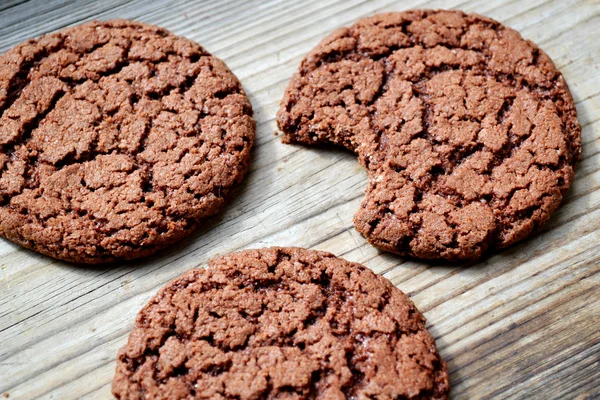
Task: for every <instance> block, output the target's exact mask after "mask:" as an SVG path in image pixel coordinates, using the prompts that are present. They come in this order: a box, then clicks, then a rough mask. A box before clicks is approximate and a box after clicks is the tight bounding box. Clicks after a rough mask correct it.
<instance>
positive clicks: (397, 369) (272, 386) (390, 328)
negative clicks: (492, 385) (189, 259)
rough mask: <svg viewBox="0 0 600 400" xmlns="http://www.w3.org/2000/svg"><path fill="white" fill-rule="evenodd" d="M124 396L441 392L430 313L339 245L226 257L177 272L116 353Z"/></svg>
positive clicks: (406, 395)
mask: <svg viewBox="0 0 600 400" xmlns="http://www.w3.org/2000/svg"><path fill="white" fill-rule="evenodd" d="M112 390H113V394H114V395H115V396H116V397H117V398H118V399H192V398H195V399H239V400H245V399H346V398H348V399H353V398H356V399H366V398H376V399H399V398H401V399H446V398H447V396H448V390H449V384H448V372H447V369H446V365H445V363H444V362H443V361H442V360H441V358H440V356H439V354H438V351H437V349H436V346H435V343H434V340H433V338H432V337H431V335H430V334H429V333H428V332H427V331H426V330H425V319H424V317H423V316H422V315H421V314H420V313H419V311H418V310H417V309H416V307H415V306H414V304H413V303H412V302H411V301H410V299H409V298H408V297H407V296H406V295H405V294H404V293H402V292H401V291H400V290H399V289H397V288H396V287H394V286H393V285H392V284H391V282H389V281H388V280H387V279H385V278H383V277H381V276H378V275H375V274H374V273H373V272H371V271H370V270H368V269H367V268H365V267H363V266H361V265H359V264H355V263H350V262H348V261H345V260H343V259H340V258H336V257H335V256H333V255H332V254H329V253H325V252H319V251H312V250H305V249H299V248H268V249H260V250H247V251H243V252H239V253H233V254H229V255H226V256H223V257H220V258H217V259H214V260H212V261H210V262H209V267H208V268H207V269H195V270H191V271H189V272H187V273H186V274H184V275H182V276H181V277H179V278H177V279H175V280H173V281H171V282H170V283H169V284H168V285H167V286H166V287H164V288H163V289H161V290H160V291H159V293H158V294H157V295H156V296H155V297H154V298H153V299H152V300H151V301H150V302H149V304H148V305H146V307H144V308H143V309H142V310H141V311H140V313H139V314H138V316H137V319H136V323H135V326H134V328H133V331H132V332H131V334H130V336H129V340H128V342H127V344H126V345H125V346H124V347H123V348H122V349H121V350H120V351H119V354H118V356H117V371H116V375H115V378H114V381H113V386H112Z"/></svg>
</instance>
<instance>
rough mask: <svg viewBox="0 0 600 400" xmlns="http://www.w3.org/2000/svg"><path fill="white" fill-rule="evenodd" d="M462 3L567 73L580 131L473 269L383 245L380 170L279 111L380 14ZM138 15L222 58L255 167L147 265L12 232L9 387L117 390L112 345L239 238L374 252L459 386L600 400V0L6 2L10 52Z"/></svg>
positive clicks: (1, 334)
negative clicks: (33, 246) (321, 45)
mask: <svg viewBox="0 0 600 400" xmlns="http://www.w3.org/2000/svg"><path fill="white" fill-rule="evenodd" d="M416 7H430V8H431V7H444V8H461V9H463V10H466V11H475V12H478V13H481V14H485V15H488V16H490V17H492V18H495V19H497V20H499V21H501V22H503V23H504V24H506V25H508V26H511V27H513V28H516V29H517V30H519V31H520V32H521V33H522V34H523V36H524V37H526V38H529V39H532V40H533V41H535V42H536V43H537V44H539V45H540V46H541V47H542V48H543V49H544V50H545V51H546V52H547V53H548V54H549V55H550V56H551V57H552V58H553V59H554V61H555V63H556V64H557V66H558V67H559V68H560V69H561V70H562V72H563V73H564V75H565V77H566V79H567V81H568V83H569V85H570V87H571V90H572V92H573V95H574V97H575V100H576V102H577V110H578V113H579V120H580V122H581V125H582V126H583V133H582V142H583V153H582V156H581V161H580V162H579V164H578V165H577V174H576V179H575V183H574V184H573V187H572V189H571V191H570V192H569V194H568V196H567V198H566V199H565V201H564V203H563V205H562V207H561V208H560V209H559V210H558V212H557V213H556V214H555V215H554V217H553V218H552V219H551V220H550V221H549V223H547V224H546V225H545V226H544V227H543V229H542V231H541V232H539V233H538V234H536V235H534V236H533V237H531V238H530V239H529V240H527V241H525V242H524V243H522V244H520V245H518V246H516V247H513V248H511V249H509V250H508V251H505V252H503V253H501V254H498V255H496V256H494V257H491V258H489V259H487V260H485V261H483V262H480V263H478V264H475V265H460V266H448V265H436V263H432V264H426V263H422V262H419V261H415V260H408V259H403V258H400V257H397V256H393V255H390V254H384V253H380V252H378V251H377V250H376V249H375V248H373V247H371V246H370V245H369V244H367V243H366V241H365V240H364V238H363V237H362V236H361V235H360V234H358V233H357V232H356V231H355V230H354V228H353V224H352V216H353V214H354V212H355V211H356V210H357V208H358V206H359V204H360V202H361V198H362V197H363V190H364V188H365V187H366V183H367V174H366V172H365V171H364V170H363V168H362V167H360V166H359V165H358V163H357V162H356V160H355V157H354V156H353V155H351V154H349V153H348V152H345V151H341V150H340V151H326V150H315V149H308V148H303V147H299V146H288V145H283V144H281V142H280V139H279V138H278V137H276V136H274V134H273V133H274V131H275V129H276V126H275V121H274V116H275V112H276V110H277V107H278V103H279V100H280V98H281V96H282V93H283V90H284V88H285V87H286V85H287V82H288V80H289V78H290V76H291V74H292V73H293V71H294V70H295V69H296V68H297V66H298V64H299V62H300V60H301V58H302V57H303V55H304V54H305V53H306V52H308V51H309V50H310V49H311V48H312V47H313V46H314V45H315V44H316V43H317V42H318V41H319V40H320V39H321V38H322V37H323V36H325V35H326V34H327V33H329V32H330V31H332V30H333V29H334V28H336V27H338V26H341V25H347V24H350V23H352V22H353V21H354V20H356V19H357V18H360V17H364V16H367V15H371V14H374V13H378V12H382V11H392V10H404V9H408V8H416ZM115 17H121V18H133V19H138V20H140V21H144V22H149V23H152V24H157V25H160V26H163V27H166V28H168V29H170V30H172V31H173V32H175V33H177V34H179V35H183V36H186V37H188V38H190V39H193V40H195V41H197V42H199V43H200V44H202V45H203V46H205V47H206V48H207V49H208V50H209V51H210V52H212V53H213V54H215V55H216V56H218V57H220V58H222V59H223V60H225V61H226V62H227V64H228V65H229V66H230V68H231V69H232V70H233V72H234V73H235V74H236V75H237V76H238V77H239V78H240V79H241V80H242V82H243V84H244V86H245V88H246V89H247V91H248V93H249V95H250V98H251V101H252V104H253V106H254V110H255V117H256V120H257V123H258V132H257V134H258V138H257V142H256V147H255V150H254V152H253V157H252V167H251V171H250V173H249V174H248V176H247V179H246V180H245V183H244V184H243V187H242V189H241V190H240V192H239V195H238V196H237V198H236V199H235V200H234V201H233V202H231V203H229V205H228V207H227V209H226V211H225V212H223V213H222V214H221V215H220V216H218V217H217V218H214V219H211V220H210V221H207V222H206V224H205V227H204V228H203V229H201V231H200V232H198V233H197V234H195V235H193V236H192V237H190V238H189V239H187V240H185V241H183V242H182V243H179V244H178V245H175V246H173V247H172V248H170V249H168V250H166V251H163V252H161V253H159V254H158V255H156V256H154V257H151V258H149V259H145V260H141V261H138V262H134V263H123V264H116V265H112V266H102V267H86V266H78V265H72V264H67V263H63V262H58V261H55V260H52V259H50V258H47V257H43V256H40V255H37V254H36V253H33V252H31V251H28V250H25V249H23V248H21V247H18V246H15V245H13V244H11V243H9V242H8V241H5V240H0V266H1V269H0V394H1V393H4V392H8V393H9V394H10V399H30V398H38V397H39V398H54V399H70V398H94V399H106V398H110V397H111V395H110V383H111V380H112V377H113V373H114V368H115V356H116V353H117V350H118V349H119V347H121V346H122V345H123V344H124V343H125V341H126V337H127V335H128V333H129V331H130V329H131V327H132V325H133V321H134V317H135V315H136V313H137V312H138V310H139V309H140V308H141V307H142V306H143V305H144V304H145V303H146V302H147V301H148V299H149V298H150V297H151V296H152V295H153V294H154V293H155V292H156V291H157V290H158V288H159V287H161V286H162V285H164V284H165V283H166V282H167V281H168V280H170V279H172V278H174V277H176V276H178V275H179V274H181V273H182V272H184V271H186V270H188V269H190V268H194V267H198V266H202V265H204V264H205V263H206V261H207V260H208V259H209V258H211V257H214V256H217V255H220V254H224V253H227V252H230V251H233V250H238V249H243V248H252V247H254V248H255V247H263V246H271V245H285V246H288V245H293V246H302V247H308V248H315V249H321V250H328V251H331V252H333V253H335V254H337V255H339V256H342V257H345V258H347V259H349V260H352V261H357V262H360V263H363V264H365V265H367V266H368V267H370V268H371V269H372V270H374V271H375V272H377V273H379V274H382V275H384V276H386V277H387V278H389V279H391V280H392V282H394V284H396V285H397V286H398V287H399V288H401V289H402V290H403V291H405V292H406V293H408V294H409V295H410V296H411V297H412V299H413V300H414V301H415V303H416V304H417V306H418V307H419V308H420V309H421V310H422V311H423V312H424V313H425V315H426V317H427V318H428V321H429V322H428V323H429V328H430V330H431V332H432V333H433V335H434V336H435V338H436V340H437V344H438V347H439V349H440V351H441V354H442V356H443V357H444V358H445V359H446V360H447V361H448V364H449V368H450V374H451V383H452V386H453V389H452V393H453V397H454V398H457V399H458V398H472V399H480V398H540V399H550V398H553V399H559V398H560V399H566V398H573V399H591V398H597V397H600V298H599V296H598V287H599V285H600V190H599V189H600V165H599V163H600V85H599V83H600V69H599V68H600V2H599V1H575V0H573V1H565V0H557V1H542V0H536V1H518V0H515V1H507V2H502V1H488V0H479V1H477V0H475V1H464V0H462V1H461V0H458V1H447V2H441V1H386V0H374V1H364V0H338V1H334V0H332V1H330V0H308V1H294V0H289V1H283V0H270V1H262V0H256V1H244V0H224V1H204V2H194V3H193V2H190V1H189V0H174V1H168V2H153V1H147V0H133V1H121V0H105V1H91V0H83V1H72V0H71V1H65V0H43V1H27V0H0V51H2V52H3V51H5V50H7V49H8V48H10V47H11V46H13V45H15V44H17V43H19V42H21V41H23V40H25V39H28V38H29V37H32V36H38V35H40V34H42V33H46V32H50V31H54V30H57V29H59V28H62V27H64V26H67V25H72V24H77V23H80V22H82V21H86V20H89V19H93V18H100V19H108V18H115Z"/></svg>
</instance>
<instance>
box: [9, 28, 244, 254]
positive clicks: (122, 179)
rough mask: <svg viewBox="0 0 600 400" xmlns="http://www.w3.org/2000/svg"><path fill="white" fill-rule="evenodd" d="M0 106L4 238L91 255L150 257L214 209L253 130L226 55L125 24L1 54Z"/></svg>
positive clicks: (237, 172) (235, 176)
mask: <svg viewBox="0 0 600 400" xmlns="http://www.w3.org/2000/svg"><path fill="white" fill-rule="evenodd" d="M0 115H1V118H0V234H1V235H2V236H4V237H6V238H8V239H10V240H12V241H14V242H16V243H19V244H21V245H23V246H25V247H29V248H31V249H34V250H36V251H38V252H40V253H43V254H46V255H49V256H52V257H56V258H60V259H64V260H69V261H77V262H86V263H96V262H107V261H112V260H114V259H130V258H135V257H140V256H144V255H148V254H151V253H154V252H155V251H157V250H159V249H161V248H163V247H165V246H167V245H169V244H170V243H173V242H174V241H176V240H178V239H180V238H182V237H183V236H185V235H186V234H188V233H189V232H190V231H191V230H193V229H194V228H195V227H196V226H197V224H198V223H199V222H200V221H201V220H202V219H203V218H205V217H207V216H210V215H213V214H215V213H216V212H218V211H219V209H220V208H221V206H222V204H223V202H224V198H225V196H226V195H227V194H228V193H229V192H230V189H231V188H232V187H233V186H234V185H235V184H236V183H238V182H239V181H240V180H241V179H242V177H243V175H244V173H245V172H246V170H247V167H248V161H249V153H250V148H251V146H252V143H253V141H254V133H255V123H254V120H253V119H252V107H251V105H250V102H249V101H248V99H247V97H246V95H245V93H244V90H243V89H242V87H241V85H240V83H239V81H238V80H237V78H236V77H235V76H234V75H233V74H232V73H231V71H229V69H228V68H227V66H226V65H225V64H224V63H223V62H222V61H220V60H219V59H217V58H215V57H212V56H211V55H210V54H209V53H207V52H206V51H205V50H204V49H203V48H202V47H200V46H199V45H197V44H195V43H193V42H191V41H190V40H187V39H184V38H181V37H176V36H174V35H172V34H170V33H169V32H168V31H166V30H164V29H161V28H157V27H154V26H150V25H146V24H141V23H136V22H131V21H123V20H115V21H108V22H92V23H87V24H84V25H80V26H77V27H74V28H68V29H65V30H63V31H61V32H58V33H55V34H50V35H45V36H42V37H40V38H38V39H33V40H29V41H27V42H25V43H23V44H21V45H19V46H17V47H15V48H13V49H11V50H10V51H8V52H7V53H5V54H3V55H2V56H0Z"/></svg>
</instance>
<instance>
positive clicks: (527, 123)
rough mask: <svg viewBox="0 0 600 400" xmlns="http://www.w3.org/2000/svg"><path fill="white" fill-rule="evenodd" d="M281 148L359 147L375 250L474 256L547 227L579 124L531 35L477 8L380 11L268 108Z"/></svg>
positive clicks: (573, 154)
mask: <svg viewBox="0 0 600 400" xmlns="http://www.w3.org/2000/svg"><path fill="white" fill-rule="evenodd" d="M277 121H278V125H279V128H280V129H281V130H282V131H283V132H284V142H287V143H290V142H297V143H304V144H321V143H333V144H336V145H341V146H344V147H346V148H348V149H350V150H352V151H354V152H355V153H356V154H357V155H358V159H359V160H360V162H361V163H362V164H363V165H364V166H365V167H366V168H367V170H368V172H369V186H368V188H367V191H366V197H365V199H364V201H363V204H362V206H361V208H360V210H359V211H358V213H357V214H356V215H355V219H354V222H355V225H356V229H357V230H358V231H359V232H361V233H362V234H363V235H365V236H366V238H367V239H368V240H369V241H370V242H371V243H372V244H374V245H376V246H379V247H381V248H383V249H385V250H388V251H392V252H395V253H399V254H402V255H410V256H415V257H421V258H446V259H450V260H456V259H472V258H478V257H480V256H481V255H482V253H483V252H484V251H485V250H486V249H488V248H503V247H506V246H508V245H510V244H512V243H515V242H517V241H519V240H521V239H523V238H525V237H526V236H528V235H529V234H530V233H531V231H532V230H533V229H534V228H535V227H537V226H539V225H541V224H542V223H543V222H544V221H546V220H547V219H548V218H549V216H550V214H551V213H552V212H553V211H554V210H555V209H556V207H557V206H558V205H559V203H560V201H561V199H562V197H563V196H564V194H565V192H566V191H567V189H568V188H569V186H570V185H571V182H572V181H573V166H574V165H575V162H576V161H577V159H578V157H579V153H580V145H581V140H580V132H581V127H580V125H579V123H578V121H577V114H576V110H575V105H574V102H573V98H572V97H571V94H570V92H569V89H568V87H567V84H566V83H565V80H564V79H563V77H562V75H561V74H560V72H559V71H558V70H557V69H556V67H555V66H554V64H553V63H552V61H551V60H550V58H549V57H548V56H547V55H546V54H545V53H544V52H543V51H542V50H540V49H539V48H538V47H537V46H536V45H535V44H534V43H532V42H530V41H527V40H524V39H523V38H522V37H521V36H520V35H519V34H518V33H517V32H516V31H514V30H512V29H510V28H506V27H504V26H502V25H501V24H500V23H498V22H496V21H493V20H491V19H488V18H485V17H482V16H479V15H473V14H470V15H467V14H464V13H462V12H460V11H431V10H425V11H408V12H402V13H391V14H382V15H377V16H374V17H371V18H366V19H363V20H360V21H358V22H357V23H356V24H355V25H353V26H352V27H350V28H342V29H339V30H337V31H336V32H334V33H332V34H331V35H330V36H328V37H327V38H326V39H324V40H323V41H322V42H321V43H320V44H319V45H318V46H317V47H316V48H315V49H314V50H313V51H312V52H311V53H310V54H309V55H308V56H307V57H306V58H305V59H304V60H303V61H302V64H301V66H300V69H299V71H298V72H297V73H296V74H295V75H294V77H293V78H292V81H291V83H290V85H289V86H288V88H287V90H286V92H285V96H284V98H283V100H282V103H281V108H280V110H279V112H278V115H277Z"/></svg>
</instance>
